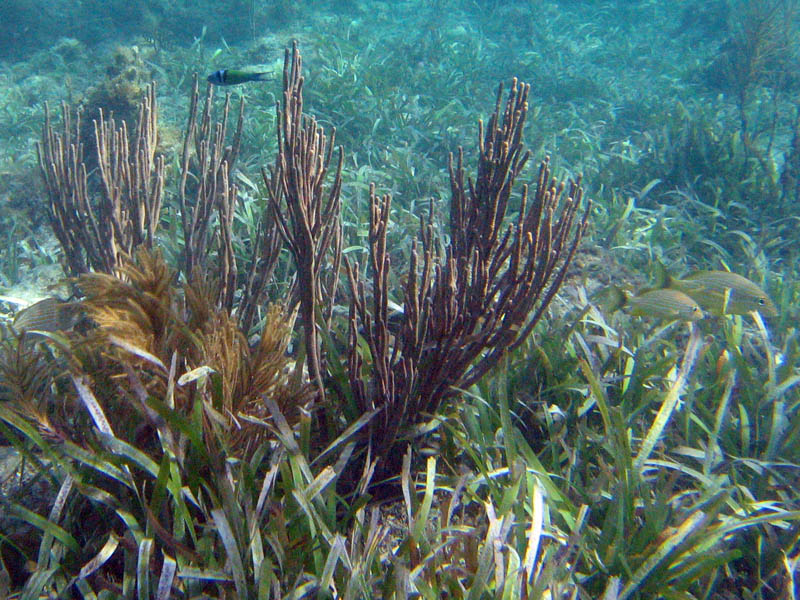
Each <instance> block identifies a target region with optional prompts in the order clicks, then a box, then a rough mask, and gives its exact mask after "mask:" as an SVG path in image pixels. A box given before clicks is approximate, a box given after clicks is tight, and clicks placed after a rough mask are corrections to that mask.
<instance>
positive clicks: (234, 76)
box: [208, 69, 272, 85]
mask: <svg viewBox="0 0 800 600" xmlns="http://www.w3.org/2000/svg"><path fill="white" fill-rule="evenodd" d="M269 79H272V75H271V74H270V73H266V72H261V73H258V72H253V71H244V70H241V69H220V70H219V71H214V72H213V73H212V74H211V75H209V76H208V82H209V83H213V84H214V85H239V84H240V83H247V82H248V81H267V80H269Z"/></svg>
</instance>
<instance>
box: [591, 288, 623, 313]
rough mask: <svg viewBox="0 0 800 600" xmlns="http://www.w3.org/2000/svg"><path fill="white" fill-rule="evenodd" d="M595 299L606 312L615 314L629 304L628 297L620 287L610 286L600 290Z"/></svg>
mask: <svg viewBox="0 0 800 600" xmlns="http://www.w3.org/2000/svg"><path fill="white" fill-rule="evenodd" d="M595 297H596V298H597V300H599V302H598V304H599V305H600V307H601V308H602V309H603V311H604V312H609V313H613V312H616V311H618V310H620V309H621V308H622V307H624V306H625V305H626V304H627V303H628V295H627V294H626V293H625V292H624V291H623V290H622V289H621V288H620V287H618V286H616V285H610V286H608V287H607V288H603V289H602V290H600V291H599V292H598V293H597V294H596V295H595Z"/></svg>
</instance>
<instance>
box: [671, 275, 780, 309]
mask: <svg viewBox="0 0 800 600" xmlns="http://www.w3.org/2000/svg"><path fill="white" fill-rule="evenodd" d="M656 269H657V270H656V279H657V286H656V287H659V288H670V289H674V290H679V291H681V292H683V293H684V294H686V295H687V296H690V297H691V298H692V299H693V300H694V301H695V302H697V303H698V304H699V305H700V306H702V307H703V308H704V309H706V310H707V311H709V312H710V313H711V314H714V315H746V314H748V313H751V312H754V311H758V312H759V313H761V315H763V316H765V317H775V316H777V314H778V309H777V308H776V307H775V304H773V302H772V300H770V299H769V296H767V293H766V292H765V291H764V290H762V289H761V288H760V287H758V286H757V285H756V284H755V283H753V282H752V281H750V280H749V279H746V278H745V277H742V276H741V275H737V274H736V273H731V272H730V271H696V272H694V273H691V274H689V275H687V276H686V277H684V278H683V279H676V278H674V277H671V276H670V275H669V273H667V271H666V269H664V266H663V265H657V267H656Z"/></svg>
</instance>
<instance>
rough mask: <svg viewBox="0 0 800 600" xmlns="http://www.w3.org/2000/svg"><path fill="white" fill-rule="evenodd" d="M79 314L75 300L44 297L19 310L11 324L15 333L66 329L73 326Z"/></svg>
mask: <svg viewBox="0 0 800 600" xmlns="http://www.w3.org/2000/svg"><path fill="white" fill-rule="evenodd" d="M80 314H81V312H80V307H79V305H78V304H77V303H75V302H65V301H64V300H59V299H58V298H45V299H44V300H39V301H38V302H35V303H33V304H31V305H30V306H28V307H27V308H23V309H22V310H21V311H19V312H18V313H17V315H16V317H14V321H13V323H12V325H13V327H14V330H15V331H16V332H17V333H24V332H26V331H50V332H54V331H67V330H69V329H72V328H73V327H74V326H75V324H76V323H77V322H78V320H79V318H80Z"/></svg>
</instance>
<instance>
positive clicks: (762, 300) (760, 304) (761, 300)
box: [758, 298, 767, 306]
mask: <svg viewBox="0 0 800 600" xmlns="http://www.w3.org/2000/svg"><path fill="white" fill-rule="evenodd" d="M766 303H767V301H766V300H765V299H764V298H759V299H758V305H759V306H764V305H765V304H766Z"/></svg>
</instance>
